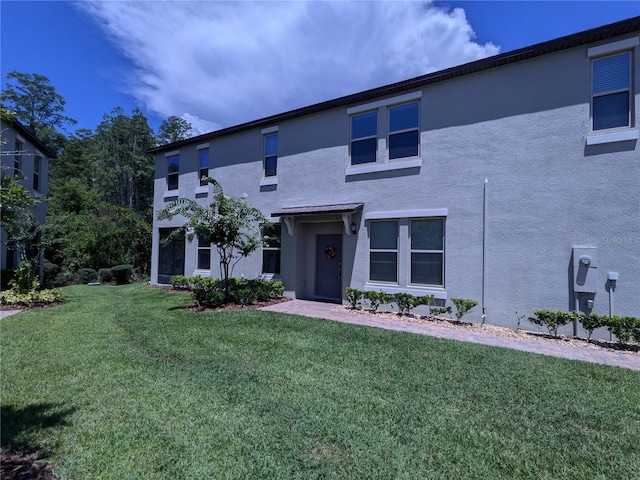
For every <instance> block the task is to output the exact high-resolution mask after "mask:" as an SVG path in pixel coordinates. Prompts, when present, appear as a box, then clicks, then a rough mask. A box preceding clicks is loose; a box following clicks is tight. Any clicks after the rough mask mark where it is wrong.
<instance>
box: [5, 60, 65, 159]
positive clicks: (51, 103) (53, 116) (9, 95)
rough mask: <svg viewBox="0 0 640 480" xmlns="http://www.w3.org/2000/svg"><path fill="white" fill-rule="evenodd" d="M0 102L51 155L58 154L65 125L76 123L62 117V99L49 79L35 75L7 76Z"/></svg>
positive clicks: (18, 73)
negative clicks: (47, 148) (44, 145)
mask: <svg viewBox="0 0 640 480" xmlns="http://www.w3.org/2000/svg"><path fill="white" fill-rule="evenodd" d="M0 102H2V104H3V105H4V107H5V108H8V109H10V110H11V111H13V112H15V115H16V117H17V119H18V121H19V122H20V123H22V124H23V125H24V126H25V127H27V128H28V129H29V130H31V131H32V132H33V133H34V134H35V135H36V136H37V137H38V138H39V139H40V140H41V141H42V142H43V143H44V144H46V145H47V146H48V147H49V148H51V149H52V150H54V151H55V152H60V150H61V148H62V146H63V144H64V140H65V136H64V134H63V133H62V132H64V131H65V125H67V124H68V125H75V124H76V123H77V122H76V121H75V120H74V119H72V118H70V117H67V116H66V115H64V105H65V100H64V98H63V97H62V96H61V95H60V94H58V93H57V92H56V90H55V88H54V87H53V86H52V85H50V83H49V78H47V77H45V76H44V75H39V74H37V73H32V74H30V73H20V72H16V71H11V72H9V73H7V84H6V86H5V89H4V91H3V92H2V93H0Z"/></svg>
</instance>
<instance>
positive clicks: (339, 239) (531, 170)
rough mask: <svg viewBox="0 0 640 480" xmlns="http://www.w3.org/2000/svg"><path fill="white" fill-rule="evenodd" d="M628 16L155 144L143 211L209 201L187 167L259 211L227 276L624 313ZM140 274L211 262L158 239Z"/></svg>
mask: <svg viewBox="0 0 640 480" xmlns="http://www.w3.org/2000/svg"><path fill="white" fill-rule="evenodd" d="M639 66H640V17H636V18H631V19H628V20H625V21H621V22H618V23H615V24H611V25H606V26H603V27H600V28H595V29H592V30H588V31H584V32H580V33H576V34H573V35H569V36H566V37H562V38H558V39H555V40H551V41H547V42H544V43H540V44H537V45H533V46H530V47H526V48H522V49H519V50H515V51H511V52H507V53H503V54H500V55H496V56H493V57H490V58H486V59H483V60H478V61H475V62H471V63H468V64H465V65H460V66H456V67H453V68H449V69H446V70H443V71H439V72H435V73H430V74H428V75H424V76H421V77H417V78H412V79H409V80H406V81H402V82H398V83H394V84H392V85H386V86H383V87H380V88H375V89H372V90H367V91H364V92H360V93H356V94H353V95H349V96H345V97H341V98H336V99H333V100H329V101H326V102H322V103H319V104H315V105H311V106H308V107H304V108H300V109H297V110H293V111H289V112H285V113H281V114H278V115H274V116H271V117H268V118H263V119H259V120H255V121H251V122H248V123H244V124H242V125H237V126H233V127H229V128H225V129H222V130H218V131H214V132H211V133H208V134H205V135H200V136H197V137H194V138H190V139H188V140H184V141H179V142H176V143H173V144H169V145H163V146H161V147H158V148H155V149H153V150H152V152H153V153H154V154H155V157H156V177H155V197H154V205H155V211H156V212H157V211H159V210H160V209H162V208H163V207H164V206H166V205H167V204H168V202H170V201H172V200H175V199H176V198H178V197H188V198H195V199H201V201H202V202H203V203H206V202H210V201H211V196H212V194H211V191H210V190H209V187H208V186H207V184H203V183H201V181H200V179H201V177H202V176H203V175H210V176H212V177H213V178H215V179H217V180H218V181H219V182H220V184H221V185H222V187H223V188H224V191H225V193H227V194H228V195H233V196H237V195H241V194H244V193H246V194H247V195H248V201H249V203H250V204H251V205H252V206H255V207H258V208H259V209H260V210H261V211H262V212H263V213H264V214H265V216H267V217H268V218H269V219H270V222H271V223H270V224H269V225H267V226H265V232H266V233H267V236H268V238H269V241H268V242H267V244H266V245H265V246H264V248H262V250H261V251H259V252H257V253H256V254H254V255H252V256H251V257H249V258H247V259H245V260H244V261H242V262H240V263H239V264H238V266H237V267H236V270H235V272H234V273H235V275H236V276H240V275H244V276H245V277H257V276H259V275H275V276H276V277H277V278H280V279H282V281H283V282H284V285H285V289H286V294H287V295H288V296H291V297H294V298H305V299H319V300H333V301H336V302H341V301H344V291H345V288H346V287H349V286H351V287H354V288H359V289H364V290H372V289H373V290H384V291H387V292H391V293H394V292H400V291H406V292H410V293H413V294H416V295H418V294H420V295H425V294H433V295H435V297H436V298H439V299H441V300H446V299H448V298H453V297H464V298H472V299H475V300H478V301H479V302H480V306H481V308H478V309H476V310H477V314H476V319H479V317H480V315H482V314H486V320H487V321H488V322H493V323H497V324H508V325H513V323H514V322H515V319H516V315H517V314H516V312H518V314H523V313H524V314H530V313H531V310H532V309H534V308H550V309H562V310H573V309H575V308H579V309H580V310H583V311H594V312H599V313H609V309H610V308H611V309H612V312H613V314H617V315H636V316H637V315H639V314H640V150H639V147H638V131H639V130H638V128H639V124H640V70H639V68H640V67H639ZM181 224H182V221H181V219H180V218H174V219H173V220H171V221H167V220H164V221H157V220H156V221H155V222H154V225H153V252H152V255H153V256H152V270H151V271H152V273H151V281H152V283H153V284H167V283H168V282H169V281H170V278H171V276H172V275H176V274H185V275H188V276H192V275H202V276H205V275H212V276H217V275H218V264H217V259H216V258H215V249H214V250H213V251H212V249H211V246H210V245H203V244H202V243H200V242H198V241H197V239H196V240H194V241H193V242H188V241H186V240H182V239H178V240H175V241H173V242H172V243H171V244H168V245H164V244H161V240H162V239H163V237H165V236H166V235H167V234H168V232H170V231H171V229H172V228H175V227H177V226H179V225H181Z"/></svg>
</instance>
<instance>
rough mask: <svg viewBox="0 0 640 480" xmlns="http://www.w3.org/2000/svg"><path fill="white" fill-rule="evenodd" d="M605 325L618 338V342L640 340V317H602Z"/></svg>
mask: <svg viewBox="0 0 640 480" xmlns="http://www.w3.org/2000/svg"><path fill="white" fill-rule="evenodd" d="M604 318H605V322H604V323H605V326H606V327H607V329H608V330H609V332H611V333H612V334H613V335H615V336H616V338H617V339H618V343H621V344H624V343H627V342H628V341H629V340H634V341H636V342H640V319H639V318H635V317H618V316H617V315H614V316H613V317H604Z"/></svg>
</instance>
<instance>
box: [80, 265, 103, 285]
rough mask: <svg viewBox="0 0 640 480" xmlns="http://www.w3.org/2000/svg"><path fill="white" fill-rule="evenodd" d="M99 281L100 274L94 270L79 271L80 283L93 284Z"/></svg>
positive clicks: (83, 269) (82, 269)
mask: <svg viewBox="0 0 640 480" xmlns="http://www.w3.org/2000/svg"><path fill="white" fill-rule="evenodd" d="M96 280H98V272H96V271H95V270H94V269H93V268H81V269H80V270H78V281H79V282H80V283H91V282H95V281H96Z"/></svg>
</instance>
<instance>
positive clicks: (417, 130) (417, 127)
mask: <svg viewBox="0 0 640 480" xmlns="http://www.w3.org/2000/svg"><path fill="white" fill-rule="evenodd" d="M414 103H415V104H417V105H418V123H417V125H416V126H415V127H411V128H405V129H402V130H394V131H392V130H391V110H393V109H394V108H397V107H402V106H405V105H411V104H414ZM421 107H422V105H421V104H420V101H419V100H417V101H411V102H404V103H399V104H396V105H391V106H389V108H388V116H387V121H388V125H389V128H388V130H389V133H388V137H387V138H388V145H389V161H390V162H394V161H398V160H405V159H407V158H418V157H420V109H421ZM410 132H417V133H418V144H417V145H416V150H417V153H416V155H408V156H406V157H396V158H391V137H392V136H395V135H402V134H404V133H410Z"/></svg>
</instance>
